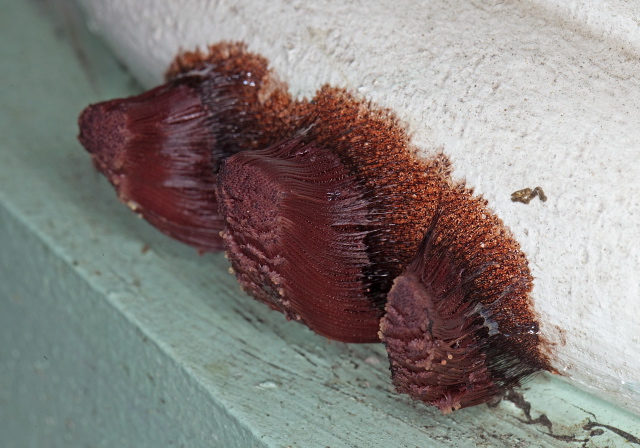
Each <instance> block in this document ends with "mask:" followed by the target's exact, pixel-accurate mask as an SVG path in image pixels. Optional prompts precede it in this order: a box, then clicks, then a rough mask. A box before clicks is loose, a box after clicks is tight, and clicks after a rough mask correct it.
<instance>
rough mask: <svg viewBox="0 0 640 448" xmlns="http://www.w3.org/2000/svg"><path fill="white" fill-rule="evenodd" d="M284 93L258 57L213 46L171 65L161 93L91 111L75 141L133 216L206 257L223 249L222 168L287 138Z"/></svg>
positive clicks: (287, 104) (237, 47)
mask: <svg viewBox="0 0 640 448" xmlns="http://www.w3.org/2000/svg"><path fill="white" fill-rule="evenodd" d="M285 93H286V92H285V91H283V89H282V88H280V86H278V85H277V83H276V82H275V81H273V80H272V79H271V77H270V73H269V71H268V69H267V63H266V61H265V59H264V58H262V57H260V56H257V55H253V54H250V53H247V52H246V51H245V49H244V46H243V45H240V44H234V45H223V46H216V47H212V49H211V53H210V54H209V55H207V56H205V55H203V54H200V53H197V52H196V53H187V54H185V55H184V56H183V57H182V58H179V59H178V60H176V62H175V63H174V64H173V66H172V68H171V70H170V74H169V80H168V82H167V83H166V84H164V85H162V86H160V87H157V88H155V89H153V90H150V91H148V92H145V93H143V94H141V95H138V96H134V97H130V98H123V99H117V100H111V101H106V102H103V103H98V104H95V105H92V106H89V107H88V108H87V109H85V111H84V112H83V113H82V115H81V116H80V119H79V126H80V136H79V139H80V142H81V143H82V145H83V146H84V147H85V148H86V149H87V151H89V152H90V153H91V155H92V157H93V161H94V164H95V165H96V167H97V168H98V169H99V170H100V171H101V172H103V173H104V174H105V175H106V176H107V178H108V179H109V181H110V182H111V183H112V184H113V186H114V187H115V189H116V190H117V192H118V196H119V198H120V199H121V200H122V201H123V202H124V203H125V204H127V205H128V206H129V207H130V208H131V209H132V210H133V211H135V212H136V213H138V214H139V215H140V216H142V217H143V218H145V219H146V220H148V221H149V222H150V223H151V224H153V225H154V226H155V227H157V228H158V229H159V230H161V231H162V232H164V233H166V234H168V235H169V236H172V237H173V238H176V239H178V240H180V241H182V242H185V243H187V244H190V245H192V246H194V247H196V248H198V249H200V250H202V251H216V250H222V249H223V245H222V240H221V238H220V236H219V232H220V231H221V230H222V229H223V225H224V221H223V220H222V219H221V218H220V217H219V215H218V204H217V199H216V196H215V187H216V176H217V171H218V169H219V166H220V163H221V162H222V161H223V160H224V159H225V158H226V157H228V156H230V155H232V154H235V153H236V152H239V151H244V150H248V149H257V148H263V147H265V146H268V145H270V144H272V143H274V142H276V141H278V139H280V138H282V135H286V130H287V129H289V128H290V125H289V124H288V121H287V117H289V116H290V114H287V113H282V111H281V110H280V108H282V109H287V108H288V107H290V98H289V96H288V95H286V94H285Z"/></svg>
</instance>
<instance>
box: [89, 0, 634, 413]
mask: <svg viewBox="0 0 640 448" xmlns="http://www.w3.org/2000/svg"><path fill="white" fill-rule="evenodd" d="M81 2H82V3H83V4H84V6H85V9H86V11H87V12H88V15H89V16H90V22H91V24H92V26H93V28H94V29H96V30H97V31H99V33H100V34H102V35H103V36H104V37H105V38H106V39H107V40H108V41H109V42H110V43H111V45H112V47H113V48H114V49H115V51H116V52H117V54H118V55H119V56H120V57H121V59H122V60H123V61H124V62H125V63H126V65H127V66H128V67H129V68H130V69H131V70H132V71H133V73H134V74H135V75H136V76H137V77H138V78H139V79H140V80H142V81H143V82H144V83H145V84H147V85H153V84H156V83H158V82H160V80H161V79H162V73H163V72H164V70H165V68H166V67H167V64H168V63H169V61H170V60H171V59H172V58H173V57H174V56H175V54H176V52H177V51H178V50H179V49H180V48H182V49H193V48H195V47H198V46H200V47H204V46H206V45H207V44H210V43H215V42H218V41H220V40H241V41H245V42H246V43H248V45H249V48H250V49H251V50H253V51H256V52H258V53H261V54H263V55H264V56H266V57H267V58H268V59H269V60H270V61H271V63H272V65H273V68H274V69H275V70H276V71H277V72H278V73H279V74H280V76H281V77H282V78H283V79H284V80H285V81H287V82H288V83H289V85H290V88H291V91H292V93H294V94H295V95H310V94H312V93H313V92H314V91H315V90H316V89H317V88H318V87H319V86H321V85H322V84H324V83H331V84H333V85H337V86H344V87H347V88H349V89H351V90H353V91H355V92H358V93H360V94H361V95H364V96H365V97H366V98H368V99H370V100H373V101H375V102H376V103H378V104H380V105H383V106H388V107H391V108H392V109H394V110H395V111H396V112H397V113H398V115H399V116H400V117H401V118H402V119H403V120H404V121H405V122H407V123H408V125H409V127H410V130H411V132H412V135H413V140H414V142H415V144H416V145H418V147H419V148H420V149H421V150H423V151H424V153H425V154H428V153H432V152H434V151H435V150H436V149H437V148H442V149H443V150H444V152H445V153H446V154H448V155H449V156H450V157H451V158H452V159H453V162H454V166H455V175H456V176H457V177H458V178H466V179H467V182H468V184H469V185H471V186H473V187H474V188H475V189H476V191H477V192H478V193H481V194H483V195H484V196H485V197H487V198H488V199H489V202H490V205H491V206H492V208H493V209H494V210H495V211H496V212H497V213H498V215H499V216H500V217H501V218H502V219H503V220H504V221H505V222H506V224H507V225H508V226H509V227H510V228H511V229H512V230H513V232H514V233H515V235H516V237H517V239H518V240H519V241H520V242H521V244H522V246H523V249H524V250H525V252H526V253H527V254H528V256H529V260H530V263H531V268H532V271H533V274H534V276H535V277H536V281H535V289H534V292H533V297H534V300H535V304H536V309H537V311H538V312H539V314H540V319H541V322H542V330H543V332H544V334H545V336H546V337H547V338H549V339H550V340H551V341H553V342H554V343H555V346H554V353H555V361H554V365H555V366H556V367H557V368H558V369H559V370H560V371H562V372H564V373H565V374H566V375H567V377H568V378H571V379H572V380H573V381H574V382H575V383H578V384H581V385H583V386H585V387H587V388H589V389H591V390H592V391H593V392H595V393H596V394H598V395H600V396H602V397H605V398H606V399H608V400H612V401H614V402H616V403H619V404H622V405H624V406H626V407H628V408H629V409H631V410H634V411H635V412H639V411H640V405H639V404H638V403H640V379H639V378H640V374H639V373H638V372H640V350H639V344H640V325H639V324H638V316H640V280H639V276H638V272H640V252H639V249H638V247H639V245H640V230H639V227H640V224H639V222H640V206H639V198H640V180H639V179H640V163H639V162H638V158H637V157H638V154H639V152H640V126H638V123H639V121H640V79H639V78H638V73H639V68H640V64H639V58H638V54H640V37H639V35H640V32H639V28H638V19H639V17H640V15H639V9H640V6H638V4H637V3H635V2H626V1H621V0H619V1H612V2H608V3H604V2H594V1H574V2H563V1H560V0H549V1H544V0H537V1H534V0H532V1H510V2H502V1H488V0H474V1H468V0H434V1H429V2H427V1H424V2H416V1H415V0H403V1H394V2H389V1H384V0H373V1H367V2H342V1H339V0H322V1H315V2H306V1H302V0H276V1H270V2H259V1H249V0H237V1H225V0H220V1H210V0H197V1H173V2H166V1H161V0H81ZM535 186H541V187H542V188H543V189H544V191H545V192H546V194H547V196H548V198H549V200H548V201H547V202H546V203H542V202H540V201H539V200H537V199H535V200H534V201H532V202H531V203H530V204H528V205H524V204H520V203H513V202H511V201H510V194H511V192H513V191H515V190H519V189H522V188H525V187H531V188H533V187H535Z"/></svg>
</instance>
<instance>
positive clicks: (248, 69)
mask: <svg viewBox="0 0 640 448" xmlns="http://www.w3.org/2000/svg"><path fill="white" fill-rule="evenodd" d="M167 77H168V82H167V84H165V85H163V86H160V87H158V88H156V89H153V90H151V91H149V92H146V93H144V94H142V95H139V96H136V97H132V98H127V99H121V100H113V101H108V102H105V103H100V104H97V105H94V106H90V107H89V108H87V109H86V110H85V112H83V114H82V116H81V117H80V128H81V133H80V141H81V142H82V144H83V145H84V146H85V147H86V148H87V150H88V151H89V152H90V153H91V154H92V157H93V160H94V163H95V165H96V166H97V167H98V168H99V169H100V170H101V171H102V172H103V173H104V174H105V175H106V176H107V177H108V178H109V180H110V181H111V183H112V184H113V185H114V186H115V188H116V190H117V191H118V195H119V197H120V198H121V199H122V200H123V201H124V202H125V203H127V204H128V205H129V206H130V207H131V208H132V209H133V210H135V211H136V212H137V213H139V214H140V215H142V216H143V217H144V218H146V219H147V220H149V221H150V222H151V223H152V224H154V225H155V226H156V227H158V228H159V229H160V230H162V231H163V232H165V233H167V234H169V235H171V236H173V237H174V238H177V239H179V240H181V241H183V242H186V243H188V244H191V245H193V246H195V247H197V248H198V249H200V250H219V249H221V248H223V247H226V248H227V252H228V256H229V259H230V261H231V264H232V266H233V269H234V270H235V273H236V276H237V278H238V280H239V282H240V283H241V285H242V286H243V288H244V289H245V290H246V291H247V292H248V293H249V294H251V295H252V296H254V297H255V298H256V299H258V300H260V301H262V302H264V303H266V304H267V305H269V306H270V307H271V308H272V309H276V310H279V311H281V312H283V313H285V314H286V316H287V317H288V318H290V319H295V320H298V321H301V322H303V323H305V324H306V325H308V326H309V327H310V328H311V329H313V330H314V331H316V332H318V333H320V334H322V335H324V336H327V337H329V338H332V339H336V340H340V341H345V342H374V341H378V340H379V338H380V337H381V338H382V340H383V342H384V343H385V345H386V348H387V351H388V353H389V358H390V361H391V370H392V377H393V382H394V384H395V386H396V388H397V389H398V391H400V392H403V393H408V394H409V395H411V396H412V397H413V398H415V399H418V400H422V401H424V402H427V403H430V404H433V405H435V406H438V407H439V408H440V409H441V410H442V411H443V412H451V411H453V410H456V409H459V408H461V407H466V406H472V405H475V404H479V403H483V402H486V401H488V400H490V399H491V398H492V397H494V396H496V395H498V394H500V393H502V392H503V391H504V390H506V389H508V388H509V387H511V386H513V385H516V384H518V383H519V382H521V381H522V380H523V379H525V378H527V377H528V376H529V375H531V374H532V373H534V372H535V371H537V370H540V369H547V370H548V369H549V368H550V367H549V363H548V360H547V358H546V356H545V355H543V354H541V351H540V349H539V347H540V336H539V331H538V324H537V322H536V320H535V316H534V313H533V310H532V305H531V303H530V300H529V293H530V291H531V287H532V279H531V275H530V273H529V269H528V265H527V260H526V258H525V256H524V254H523V253H522V251H521V250H520V248H519V246H518V244H517V242H516V241H515V240H514V239H513V237H512V236H511V234H510V233H509V231H508V230H507V229H506V228H505V226H504V225H503V224H502V222H501V221H500V220H499V219H498V218H497V217H496V216H495V215H494V214H493V213H492V212H491V211H490V210H489V208H488V207H487V205H486V201H484V200H483V199H481V198H478V197H475V196H473V193H472V191H471V190H469V189H467V188H465V187H464V186H462V185H460V184H457V183H455V182H454V181H453V180H452V179H451V177H450V175H451V166H450V163H449V161H448V159H447V158H446V156H444V155H443V154H439V155H435V156H434V157H432V158H430V159H423V158H420V157H418V156H416V155H415V148H414V147H413V146H412V145H411V144H410V142H409V137H408V135H407V132H406V130H405V128H404V127H403V126H402V125H401V124H400V123H398V121H397V120H396V118H395V115H394V114H393V113H392V112H391V111H389V110H386V109H381V108H379V107H376V106H375V105H372V104H370V103H367V102H366V101H363V100H361V99H358V98H356V97H354V96H353V95H351V94H350V93H349V92H347V91H345V90H343V89H339V88H334V87H330V86H324V87H323V88H321V89H320V90H319V91H318V92H317V93H316V95H315V96H314V97H313V98H312V99H311V100H300V101H295V100H293V99H292V98H291V97H290V95H289V93H288V91H287V87H286V85H284V84H282V83H280V82H278V81H277V80H276V77H275V76H274V75H273V73H272V72H270V71H269V69H268V63H267V61H266V60H265V59H264V58H263V57H261V56H259V55H255V54H252V53H249V52H247V51H246V48H245V47H244V45H242V44H233V43H231V44H229V43H221V44H217V45H214V46H211V47H209V48H208V49H207V51H206V52H201V51H195V52H186V53H183V54H181V55H180V56H179V57H178V58H177V59H176V61H175V62H174V63H173V64H172V66H171V67H170V69H169V71H168V74H167ZM265 148H266V149H265ZM243 151H246V152H243ZM225 160H226V162H225ZM221 166H222V167H223V168H222V169H221ZM220 169H221V171H220V173H218V171H219V170H220ZM219 205H220V207H218V206H219ZM223 229H224V231H223V232H221V230H223ZM387 299H388V302H387ZM385 313H386V314H385ZM383 315H384V318H382V321H381V322H380V318H381V317H382V316H383ZM379 323H380V326H379V325H378V324H379Z"/></svg>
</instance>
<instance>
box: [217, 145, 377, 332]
mask: <svg viewBox="0 0 640 448" xmlns="http://www.w3.org/2000/svg"><path fill="white" fill-rule="evenodd" d="M218 197H219V198H220V213H221V215H222V216H224V217H225V218H226V221H227V226H226V229H225V231H224V232H223V237H224V240H225V243H226V246H227V248H228V257H229V260H230V261H231V264H232V266H233V268H234V270H235V272H236V276H237V278H238V280H239V282H240V284H241V285H242V286H243V288H244V289H245V291H247V292H248V293H249V294H251V295H252V296H253V297H255V298H256V299H258V300H260V301H262V302H264V303H266V304H267V305H269V306H270V307H271V308H273V309H278V310H280V311H282V312H284V313H285V314H286V316H287V317H288V318H290V319H294V320H299V321H301V322H303V323H305V324H306V325H307V326H309V327H310V328H311V329H312V330H314V331H315V332H317V333H319V334H321V335H324V336H327V337H329V338H332V339H337V340H340V341H345V342H375V341H376V339H377V336H376V333H377V331H378V326H379V321H380V317H381V315H382V310H381V309H380V308H376V307H374V306H373V304H372V302H371V301H370V300H368V298H367V296H366V294H365V282H364V280H365V277H364V274H363V270H364V269H365V268H366V267H367V266H368V265H369V263H370V261H369V257H368V255H367V252H366V245H365V236H366V234H367V229H368V225H367V224H368V221H367V207H366V205H367V204H366V202H365V200H364V199H363V193H362V188H360V187H359V186H358V184H357V182H356V180H355V179H354V177H353V176H352V175H351V174H350V173H349V171H347V170H346V169H345V167H344V166H343V165H342V163H341V162H340V159H339V158H338V157H337V156H336V155H335V154H333V153H332V152H330V151H328V150H326V149H323V148H320V147H318V146H316V145H314V144H312V143H311V144H305V143H303V142H302V141H301V138H299V137H298V138H295V137H294V138H293V139H291V140H288V141H286V142H283V143H281V144H279V145H275V146H274V147H271V148H268V149H265V150H261V151H248V152H243V153H239V154H236V155H235V156H233V157H231V158H229V159H227V160H226V162H225V164H224V166H223V168H222V170H221V172H220V177H219V183H218Z"/></svg>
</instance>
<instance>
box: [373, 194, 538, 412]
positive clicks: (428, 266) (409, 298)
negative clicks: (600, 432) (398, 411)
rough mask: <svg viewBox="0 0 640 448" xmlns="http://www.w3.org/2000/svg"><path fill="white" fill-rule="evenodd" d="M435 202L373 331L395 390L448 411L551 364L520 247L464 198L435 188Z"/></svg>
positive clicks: (478, 203) (478, 204) (477, 203)
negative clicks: (384, 350) (420, 238)
mask: <svg viewBox="0 0 640 448" xmlns="http://www.w3.org/2000/svg"><path fill="white" fill-rule="evenodd" d="M440 200H441V202H440V205H439V207H438V212H437V214H436V217H435V218H434V219H433V220H432V221H431V224H430V228H429V230H428V231H427V233H426V235H425V238H424V240H423V241H422V243H421V245H420V249H419V250H418V253H417V255H416V257H415V259H414V260H413V262H412V263H411V264H410V265H409V267H408V268H407V269H406V270H405V271H404V272H403V273H402V275H400V276H399V277H398V278H396V279H395V281H394V285H393V287H392V289H391V291H390V292H389V294H388V301H387V305H386V314H385V316H384V318H383V319H382V322H381V326H380V328H381V335H382V341H383V342H384V343H385V345H386V348H387V352H388V354H389V359H390V361H391V372H392V379H393V383H394V385H395V386H396V389H397V390H398V391H399V392H403V393H407V394H409V395H411V396H412V397H413V398H415V399H417V400H421V401H424V402H427V403H429V404H432V405H434V406H437V407H438V408H440V409H441V410H442V412H443V413H448V412H451V411H454V410H456V409H460V408H463V407H467V406H473V405H477V404H480V403H484V402H487V401H489V400H491V399H492V398H493V397H495V396H496V395H498V394H500V393H502V392H504V391H505V390H507V389H509V388H510V387H512V386H514V385H517V384H519V383H520V382H521V381H522V380H523V379H525V378H527V377H528V376H530V375H532V374H533V373H535V372H536V371H538V370H541V369H546V370H548V369H549V368H550V366H549V364H548V361H547V360H546V359H545V358H544V357H543V356H541V354H540V352H539V348H538V347H539V344H540V339H539V331H538V324H537V322H536V320H535V316H534V315H533V313H532V311H531V303H530V300H529V297H528V293H529V292H530V290H531V287H532V282H531V280H532V279H531V275H530V273H529V269H528V266H527V260H526V258H525V256H524V254H523V253H522V251H521V250H520V247H519V245H518V243H517V242H516V241H515V240H514V239H513V237H512V236H511V235H510V233H509V232H508V231H507V230H506V229H505V228H504V225H503V224H502V222H501V221H500V220H499V219H498V218H497V217H496V216H495V215H493V214H492V213H490V211H489V210H488V209H487V207H486V203H485V201H484V200H482V199H480V198H476V197H473V196H472V195H471V192H470V191H468V190H465V189H464V188H462V187H457V188H450V189H447V190H443V191H442V193H441V196H440Z"/></svg>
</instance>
